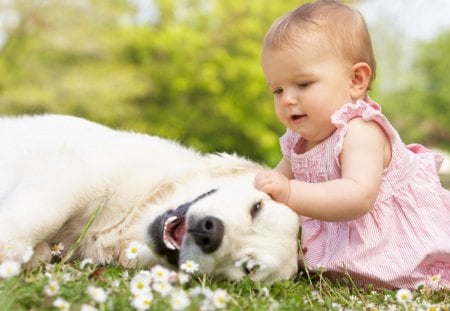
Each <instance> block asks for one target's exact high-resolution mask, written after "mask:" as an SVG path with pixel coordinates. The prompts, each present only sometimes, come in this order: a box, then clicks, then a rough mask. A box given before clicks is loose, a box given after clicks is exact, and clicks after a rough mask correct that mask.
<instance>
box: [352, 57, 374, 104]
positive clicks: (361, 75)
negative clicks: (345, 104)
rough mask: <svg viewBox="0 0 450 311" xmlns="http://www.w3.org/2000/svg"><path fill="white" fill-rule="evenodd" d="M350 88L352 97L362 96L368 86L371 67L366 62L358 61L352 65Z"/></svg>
mask: <svg viewBox="0 0 450 311" xmlns="http://www.w3.org/2000/svg"><path fill="white" fill-rule="evenodd" d="M350 74H351V77H350V78H351V88H350V96H351V97H352V99H354V100H356V99H361V98H363V97H364V96H365V95H366V93H367V90H368V88H369V83H370V77H371V76H372V69H370V66H369V65H368V64H367V63H364V62H360V63H357V64H355V65H353V66H352V69H351V73H350Z"/></svg>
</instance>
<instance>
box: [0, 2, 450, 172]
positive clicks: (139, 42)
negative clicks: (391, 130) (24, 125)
mask: <svg viewBox="0 0 450 311" xmlns="http://www.w3.org/2000/svg"><path fill="white" fill-rule="evenodd" d="M301 2H302V1H294V0H286V1H268V0H246V1H220V0H177V1H175V0H172V1H170V0H154V1H149V0H140V1H136V0H135V1H127V0H115V1H101V0H91V1H89V0H79V1H69V0H46V1H40V0H14V1H5V2H2V4H0V5H1V6H3V7H1V8H0V12H2V14H4V15H3V16H6V17H8V18H7V19H5V20H8V21H9V22H7V23H6V22H5V23H4V25H3V26H5V27H4V28H5V29H4V33H5V34H6V35H7V36H6V40H5V41H4V43H3V45H2V46H1V50H0V114H3V115H16V114H22V113H43V112H48V113H65V114H72V115H77V116H81V117H85V118H88V119H91V120H94V121H96V122H101V123H104V124H106V125H109V126H112V127H115V128H120V129H126V130H133V131H140V132H146V133H150V134H154V135H160V136H163V137H167V138H171V139H176V140H179V141H180V142H182V143H183V144H187V145H190V146H193V147H196V148H198V149H200V150H202V151H205V152H212V151H228V152H237V153H238V154H241V155H243V156H247V157H249V158H251V159H254V160H257V161H260V162H263V163H266V164H268V165H274V164H275V163H276V162H277V161H278V160H279V157H280V151H279V147H278V138H279V136H280V135H281V134H282V133H283V132H284V129H283V127H282V125H281V124H280V123H279V122H278V121H277V120H276V117H275V115H274V113H273V107H272V96H271V94H270V92H269V90H268V88H267V85H266V81H265V79H264V77H263V74H262V70H261V68H260V49H261V43H262V40H263V36H264V33H265V31H266V30H267V29H268V27H269V26H270V25H271V23H272V22H273V21H274V19H275V18H277V17H278V16H280V15H281V14H283V13H285V12H287V11H288V10H290V9H292V8H294V7H296V6H297V5H299V4H300V3H301ZM136 3H141V4H142V3H147V4H148V3H151V4H152V8H151V9H148V8H147V10H146V11H145V10H143V9H142V8H140V9H139V8H138V6H137V5H136ZM143 12H144V13H145V12H146V13H149V16H150V17H149V18H147V19H142V18H141V17H142V13H143ZM448 37H449V36H443V37H442V38H440V39H438V40H436V42H432V43H429V44H428V45H424V46H422V47H421V51H422V52H421V54H419V58H418V60H417V63H416V65H417V67H416V68H417V73H416V75H415V76H414V79H412V81H411V83H410V84H408V85H409V88H408V89H407V90H401V92H399V91H397V92H396V93H392V94H376V95H377V96H379V97H381V98H382V99H383V101H380V102H381V104H383V105H384V99H386V101H395V102H399V101H401V104H397V105H388V106H387V110H386V111H387V113H388V114H390V115H391V116H392V117H393V119H394V121H395V122H396V123H397V124H398V125H399V128H400V130H401V131H402V134H405V133H406V137H407V138H408V139H409V138H418V139H420V140H422V141H426V142H432V143H434V144H440V145H441V146H442V145H446V144H447V146H448V145H449V144H450V142H449V139H448V138H449V135H450V122H449V121H450V120H449V118H450V114H449V101H450V95H449V88H448V85H449V80H450V73H449V71H448V68H450V66H449V58H448V55H449V50H450V41H449V38H448ZM430 51H432V53H431V52H430ZM444 62H446V64H444ZM375 92H376V91H375ZM377 96H375V99H376V100H377V99H378V98H377ZM423 103H427V104H426V105H424V104H423ZM418 125H420V126H418Z"/></svg>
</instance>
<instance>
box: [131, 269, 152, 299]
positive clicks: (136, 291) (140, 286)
mask: <svg viewBox="0 0 450 311" xmlns="http://www.w3.org/2000/svg"><path fill="white" fill-rule="evenodd" d="M150 283H151V277H150V275H147V274H145V273H138V274H136V275H135V276H134V277H133V278H132V279H131V281H130V291H131V293H133V295H140V294H146V293H149V292H150V291H151V288H150Z"/></svg>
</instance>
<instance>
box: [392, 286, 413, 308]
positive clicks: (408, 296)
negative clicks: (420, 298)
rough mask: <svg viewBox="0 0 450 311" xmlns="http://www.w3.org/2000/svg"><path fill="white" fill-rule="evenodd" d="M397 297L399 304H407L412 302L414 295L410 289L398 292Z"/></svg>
mask: <svg viewBox="0 0 450 311" xmlns="http://www.w3.org/2000/svg"><path fill="white" fill-rule="evenodd" d="M395 297H396V298H397V301H398V302H399V303H402V304H405V303H407V302H409V301H411V300H412V293H411V291H410V290H409V289H406V288H402V289H399V290H398V291H397V294H395Z"/></svg>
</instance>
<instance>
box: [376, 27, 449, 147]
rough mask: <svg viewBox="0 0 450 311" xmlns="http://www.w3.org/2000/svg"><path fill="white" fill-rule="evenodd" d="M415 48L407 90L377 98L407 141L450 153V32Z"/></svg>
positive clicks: (407, 75) (407, 77) (405, 88)
mask: <svg viewBox="0 0 450 311" xmlns="http://www.w3.org/2000/svg"><path fill="white" fill-rule="evenodd" d="M416 48H417V49H416V51H415V58H414V63H413V65H412V68H411V71H410V72H408V73H407V74H404V75H403V77H405V80H406V81H403V83H402V84H403V85H404V87H402V88H400V89H397V90H395V91H392V92H388V93H384V94H377V95H379V96H378V97H379V98H381V103H382V104H383V109H384V111H385V113H386V114H387V115H388V116H389V117H390V119H391V121H392V122H393V123H394V124H395V126H396V128H397V130H398V131H399V132H400V133H401V136H402V138H403V139H404V141H406V142H420V143H422V144H424V145H427V146H431V147H439V148H442V149H447V150H450V56H449V55H450V32H448V31H447V32H443V33H441V34H440V35H439V36H438V37H436V38H434V39H432V41H428V42H421V43H418V44H417V46H416ZM399 57H400V56H399Z"/></svg>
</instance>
